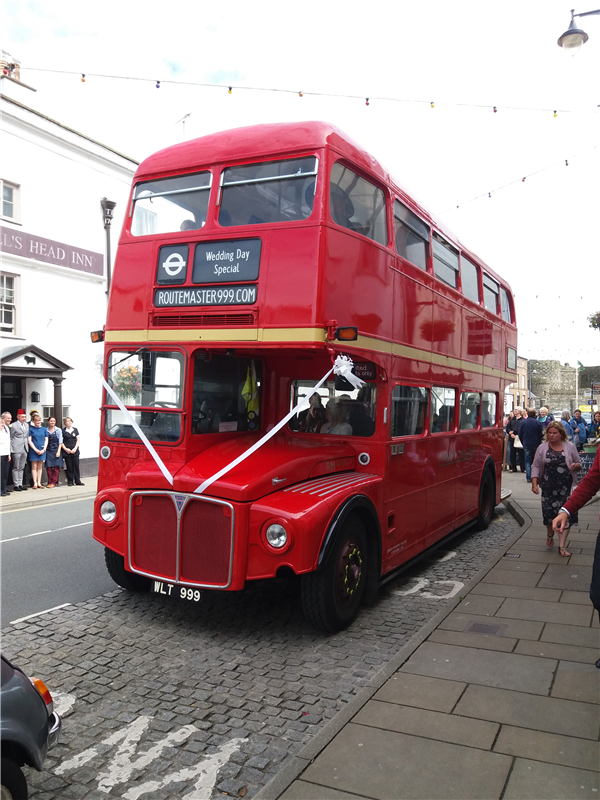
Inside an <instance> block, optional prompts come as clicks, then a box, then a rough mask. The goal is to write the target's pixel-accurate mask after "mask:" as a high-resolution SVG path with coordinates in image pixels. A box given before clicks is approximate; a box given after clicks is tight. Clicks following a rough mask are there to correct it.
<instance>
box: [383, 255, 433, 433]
mask: <svg viewBox="0 0 600 800" xmlns="http://www.w3.org/2000/svg"><path fill="white" fill-rule="evenodd" d="M411 263H412V262H411ZM400 388H403V389H420V390H422V391H424V392H425V402H424V407H423V424H422V427H421V430H420V431H419V432H418V433H395V432H394V421H395V419H396V417H395V415H394V408H395V403H394V394H395V392H396V389H400ZM398 399H399V400H402V399H404V400H406V399H408V400H410V402H411V403H412V402H414V400H416V399H418V398H398ZM430 401H431V388H430V387H429V386H421V385H415V384H408V383H395V384H394V386H393V387H392V394H391V398H390V437H391V438H392V439H408V438H410V437H414V438H421V437H423V436H426V435H427V429H428V414H429V406H430Z"/></svg>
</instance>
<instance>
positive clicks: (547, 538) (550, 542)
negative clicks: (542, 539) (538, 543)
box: [546, 536, 554, 547]
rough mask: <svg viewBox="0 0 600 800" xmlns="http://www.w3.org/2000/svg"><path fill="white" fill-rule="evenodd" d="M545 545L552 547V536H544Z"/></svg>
mask: <svg viewBox="0 0 600 800" xmlns="http://www.w3.org/2000/svg"><path fill="white" fill-rule="evenodd" d="M546 547H554V536H548V537H546Z"/></svg>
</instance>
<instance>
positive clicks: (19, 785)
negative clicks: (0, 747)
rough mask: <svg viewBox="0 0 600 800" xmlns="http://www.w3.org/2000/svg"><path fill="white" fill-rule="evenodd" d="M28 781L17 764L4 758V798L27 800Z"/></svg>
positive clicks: (3, 799) (5, 799) (8, 799)
mask: <svg viewBox="0 0 600 800" xmlns="http://www.w3.org/2000/svg"><path fill="white" fill-rule="evenodd" d="M27 796H28V795H27V782H26V781H25V776H24V775H23V773H22V771H21V770H20V769H19V767H18V766H17V764H15V762H14V761H12V760H11V759H10V758H3V759H2V800H27Z"/></svg>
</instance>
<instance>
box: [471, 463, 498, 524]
mask: <svg viewBox="0 0 600 800" xmlns="http://www.w3.org/2000/svg"><path fill="white" fill-rule="evenodd" d="M495 500H496V485H495V483H494V479H493V477H492V473H491V472H490V471H489V469H486V471H485V472H484V473H483V477H482V478H481V486H480V487H479V513H478V514H477V521H476V523H475V525H476V528H477V530H478V531H484V530H485V529H486V528H487V527H488V525H489V524H490V522H491V521H492V516H493V514H494V506H495V505H496V503H495Z"/></svg>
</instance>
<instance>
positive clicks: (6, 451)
mask: <svg viewBox="0 0 600 800" xmlns="http://www.w3.org/2000/svg"><path fill="white" fill-rule="evenodd" d="M9 468H10V431H9V429H8V425H7V424H6V422H5V421H4V414H2V416H1V417H0V497H8V470H9Z"/></svg>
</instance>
